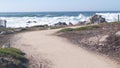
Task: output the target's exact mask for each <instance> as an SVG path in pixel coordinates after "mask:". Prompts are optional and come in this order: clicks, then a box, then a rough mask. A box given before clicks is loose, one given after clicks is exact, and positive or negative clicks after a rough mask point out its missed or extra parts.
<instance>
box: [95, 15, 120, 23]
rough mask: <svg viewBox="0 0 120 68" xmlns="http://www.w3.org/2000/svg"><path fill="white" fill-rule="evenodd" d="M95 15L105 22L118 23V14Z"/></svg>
mask: <svg viewBox="0 0 120 68" xmlns="http://www.w3.org/2000/svg"><path fill="white" fill-rule="evenodd" d="M96 14H97V15H102V17H104V18H105V19H106V21H107V22H116V21H118V15H120V13H96Z"/></svg>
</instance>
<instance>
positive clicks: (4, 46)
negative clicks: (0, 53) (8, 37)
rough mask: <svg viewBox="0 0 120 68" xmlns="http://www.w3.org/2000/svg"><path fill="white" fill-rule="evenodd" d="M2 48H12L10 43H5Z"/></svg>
mask: <svg viewBox="0 0 120 68" xmlns="http://www.w3.org/2000/svg"><path fill="white" fill-rule="evenodd" d="M2 48H10V42H8V43H5V44H4V45H3V46H2Z"/></svg>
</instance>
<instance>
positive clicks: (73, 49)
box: [12, 29, 119, 68]
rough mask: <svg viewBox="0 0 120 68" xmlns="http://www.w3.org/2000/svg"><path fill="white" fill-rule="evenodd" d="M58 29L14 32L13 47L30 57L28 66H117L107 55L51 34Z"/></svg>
mask: <svg viewBox="0 0 120 68" xmlns="http://www.w3.org/2000/svg"><path fill="white" fill-rule="evenodd" d="M58 30H59V29H54V30H43V31H32V32H25V33H19V34H16V35H15V36H14V38H13V42H12V44H13V47H15V48H18V49H21V50H22V51H23V52H25V53H26V56H27V57H28V58H29V59H30V66H29V68H119V65H117V64H116V63H115V62H114V61H112V60H109V59H108V58H107V57H104V56H100V55H97V54H93V53H91V52H89V51H86V50H84V49H82V48H80V47H78V46H76V45H75V44H72V43H70V42H69V41H68V40H66V39H64V38H61V37H58V36H55V35H53V34H54V33H55V32H57V31H58Z"/></svg>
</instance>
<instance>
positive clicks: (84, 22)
mask: <svg viewBox="0 0 120 68" xmlns="http://www.w3.org/2000/svg"><path fill="white" fill-rule="evenodd" d="M85 24H86V21H81V22H78V23H77V24H76V25H85Z"/></svg>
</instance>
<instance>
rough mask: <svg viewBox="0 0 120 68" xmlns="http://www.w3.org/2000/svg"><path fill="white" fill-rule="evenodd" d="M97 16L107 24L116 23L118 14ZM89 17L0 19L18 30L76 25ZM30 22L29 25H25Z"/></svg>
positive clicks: (49, 16)
mask: <svg viewBox="0 0 120 68" xmlns="http://www.w3.org/2000/svg"><path fill="white" fill-rule="evenodd" d="M96 14H97V15H102V17H104V18H105V19H106V21H107V22H114V21H118V15H120V13H96ZM90 17H91V16H85V15H83V14H79V15H78V16H56V17H55V16H51V15H46V16H44V17H36V16H35V17H0V19H5V20H7V27H12V28H18V27H31V26H35V25H44V24H48V25H53V24H55V23H58V22H66V23H67V24H69V22H71V23H73V24H77V23H78V22H80V21H87V20H88V19H89V18H90ZM28 21H31V23H27V22H28Z"/></svg>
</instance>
